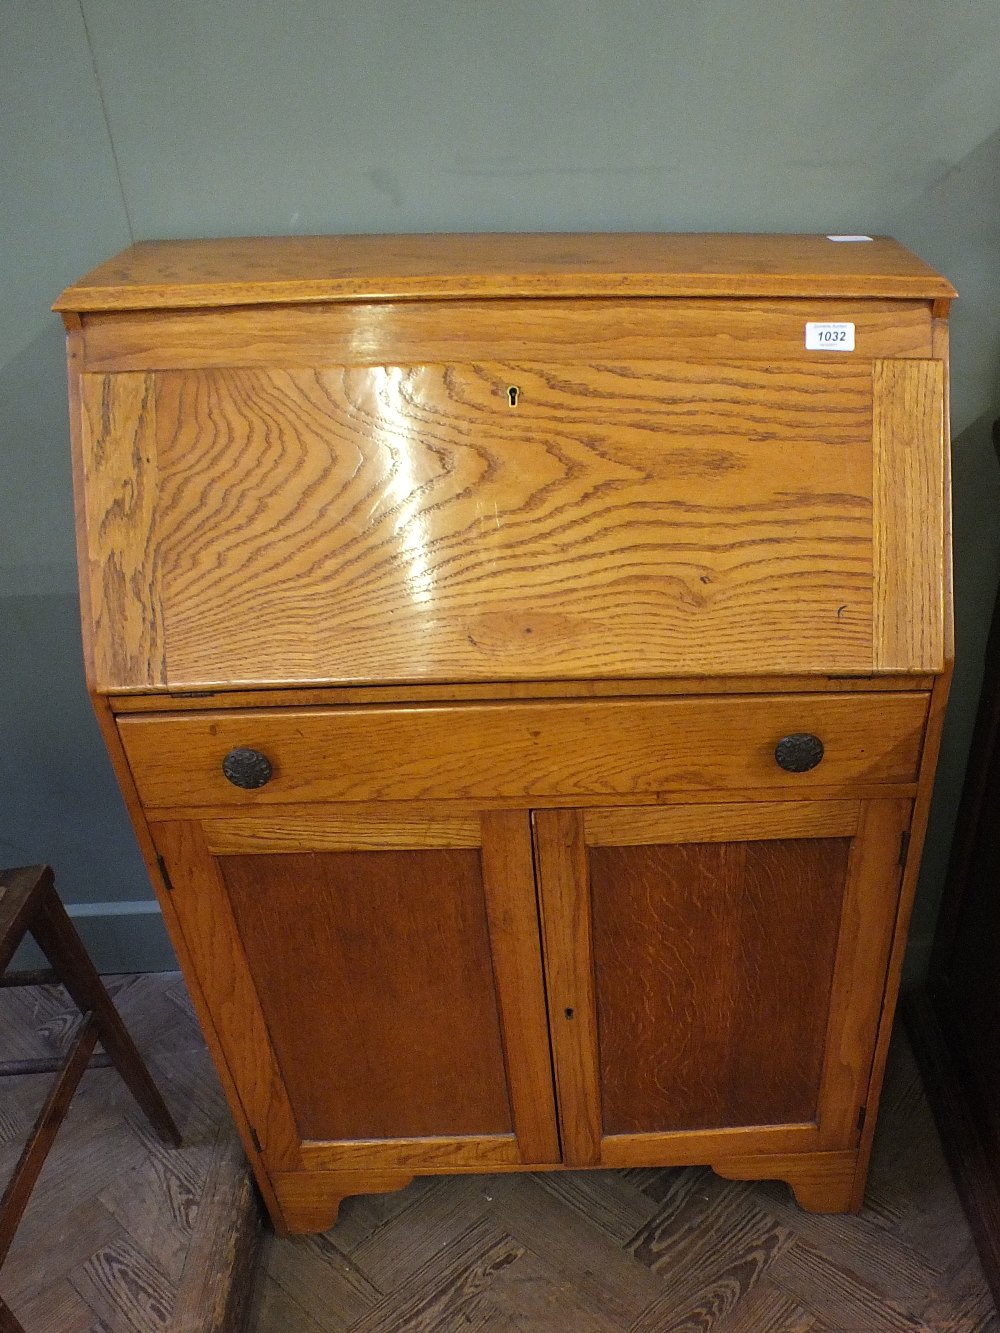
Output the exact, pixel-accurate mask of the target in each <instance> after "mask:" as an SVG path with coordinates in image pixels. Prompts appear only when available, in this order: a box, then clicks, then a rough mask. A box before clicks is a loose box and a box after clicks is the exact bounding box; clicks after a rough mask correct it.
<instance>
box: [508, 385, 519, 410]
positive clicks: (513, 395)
mask: <svg viewBox="0 0 1000 1333" xmlns="http://www.w3.org/2000/svg"><path fill="white" fill-rule="evenodd" d="M520 393H521V390H520V389H519V388H518V387H517V385H516V384H512V385H511V386H510V388H509V389H508V390H507V401H508V403H510V405H511V407H517V400H518V397H519V395H520Z"/></svg>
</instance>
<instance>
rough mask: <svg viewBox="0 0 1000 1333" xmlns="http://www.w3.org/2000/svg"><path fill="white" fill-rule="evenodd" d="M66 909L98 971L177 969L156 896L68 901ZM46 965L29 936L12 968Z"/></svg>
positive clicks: (165, 970)
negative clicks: (133, 900)
mask: <svg viewBox="0 0 1000 1333" xmlns="http://www.w3.org/2000/svg"><path fill="white" fill-rule="evenodd" d="M57 883H58V881H57ZM66 910H67V911H68V912H69V915H70V917H71V918H72V921H73V924H74V926H76V928H77V930H78V931H79V932H80V938H81V939H82V940H83V943H84V947H85V948H86V950H87V952H88V953H89V954H90V957H91V959H92V960H93V963H94V966H95V967H96V968H97V970H98V972H103V973H105V974H109V973H113V972H173V971H175V970H176V968H177V960H176V958H175V957H174V951H173V949H172V948H171V947H170V941H169V940H168V939H167V931H166V927H165V926H164V924H163V917H162V916H161V914H160V908H159V905H158V904H157V903H156V902H154V901H153V900H152V899H150V900H149V901H148V902H146V901H139V902H125V903H67V904H66ZM44 965H45V958H44V956H43V954H42V952H41V950H40V949H39V948H38V946H37V945H36V944H35V942H34V940H32V939H30V938H28V939H26V940H25V942H24V943H23V944H22V945H21V947H20V948H19V949H18V951H17V953H16V954H15V955H14V959H13V962H12V963H11V968H12V970H18V969H21V968H25V969H27V968H36V967H43V966H44Z"/></svg>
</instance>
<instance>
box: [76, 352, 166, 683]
mask: <svg viewBox="0 0 1000 1333" xmlns="http://www.w3.org/2000/svg"><path fill="white" fill-rule="evenodd" d="M81 406H82V430H81V436H82V453H83V486H84V494H85V506H86V533H87V566H88V567H87V578H88V580H89V588H90V598H89V601H90V606H91V609H92V615H93V631H92V632H93V655H94V656H93V669H94V677H95V679H94V685H95V687H96V689H97V690H99V691H105V690H113V689H130V688H131V689H138V688H149V687H152V686H158V685H163V684H164V683H165V682H166V658H165V649H164V637H163V602H162V595H161V588H160V559H159V550H158V546H157V542H156V534H155V516H156V503H157V486H158V476H157V464H156V439H155V436H156V417H155V398H154V392H153V376H152V375H143V374H126V375H107V376H103V377H102V376H95V375H84V376H83V378H82V403H81ZM81 577H83V573H82V571H81Z"/></svg>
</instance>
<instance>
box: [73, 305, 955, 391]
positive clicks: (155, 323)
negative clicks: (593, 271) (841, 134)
mask: <svg viewBox="0 0 1000 1333" xmlns="http://www.w3.org/2000/svg"><path fill="white" fill-rule="evenodd" d="M807 321H818V322H821V323H829V322H843V321H848V322H850V323H852V324H853V325H854V328H855V346H854V350H853V351H850V352H846V351H839V350H838V351H836V352H833V353H829V352H826V353H824V352H819V353H817V352H815V351H808V352H807V351H806V348H805V325H806V322H807ZM81 344H82V354H81V355H82V365H83V368H84V369H85V370H86V371H89V372H91V373H98V372H100V373H107V372H109V371H123V370H197V369H202V370H207V369H210V368H213V367H217V368H226V367H237V366H238V367H252V368H257V369H273V368H274V367H276V366H281V367H284V368H288V367H292V366H300V367H307V368H308V367H312V366H331V365H351V366H384V365H393V364H396V365H400V364H402V365H425V364H435V363H442V362H443V363H451V362H454V361H490V360H497V359H499V360H518V359H519V358H521V357H523V356H524V352H525V348H526V347H530V348H531V353H532V356H533V357H534V358H535V359H536V360H539V361H544V362H546V363H547V364H556V363H561V364H566V363H572V362H576V363H578V364H579V363H580V362H583V363H584V364H586V363H587V362H591V361H594V360H597V361H612V362H614V361H622V360H625V361H634V360H671V359H673V358H678V359H681V360H686V361H708V362H717V361H727V360H728V361H732V360H740V361H756V362H764V363H768V364H769V363H771V362H774V361H789V360H791V361H799V362H809V363H813V364H815V363H817V362H822V361H824V360H827V361H829V360H833V361H834V362H835V363H836V364H840V363H841V362H842V361H847V362H851V361H858V360H861V361H864V360H868V361H870V360H871V359H872V358H873V357H891V356H910V357H920V356H930V355H931V354H932V321H931V312H930V307H929V305H928V304H927V303H926V302H923V301H873V300H870V299H868V300H854V301H835V300H830V299H828V298H819V297H814V298H812V299H810V300H808V301H795V300H781V301H768V300H753V301H737V300H726V299H724V298H722V297H714V298H712V299H711V300H702V301H696V300H684V299H678V298H673V299H669V300H663V299H656V298H652V299H651V298H640V299H630V300H623V299H609V298H607V297H605V298H604V299H603V300H586V299H582V298H581V299H577V300H575V301H551V300H532V301H516V300H508V301H504V303H503V306H502V308H499V309H498V307H497V303H496V302H495V301H468V300H455V301H447V302H444V301H396V302H378V303H372V302H357V303H354V302H351V303H345V304H342V305H329V304H326V305H297V306H294V305H293V306H288V305H282V306H248V307H246V308H239V307H237V308H235V309H234V308H232V307H230V308H229V309H207V310H197V311H175V310H154V311H151V310H144V311H136V312H134V313H114V314H97V315H87V316H85V318H84V321H83V336H82V337H81Z"/></svg>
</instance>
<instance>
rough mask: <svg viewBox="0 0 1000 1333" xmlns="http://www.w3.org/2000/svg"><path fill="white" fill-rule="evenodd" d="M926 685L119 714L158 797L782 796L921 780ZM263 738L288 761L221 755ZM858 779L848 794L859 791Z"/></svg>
mask: <svg viewBox="0 0 1000 1333" xmlns="http://www.w3.org/2000/svg"><path fill="white" fill-rule="evenodd" d="M926 710H927V697H926V695H923V694H917V693H914V694H901V693H893V694H880V695H874V696H867V695H859V694H854V695H851V694H848V695H805V694H799V695H791V696H787V697H786V696H784V695H774V696H768V695H753V696H750V697H746V698H741V697H739V696H726V697H722V698H720V697H708V698H703V699H641V700H610V699H608V700H597V701H594V702H564V703H556V702H548V703H537V704H533V703H513V704H495V705H489V704H456V705H454V706H453V707H448V706H447V705H441V706H429V707H410V708H406V707H397V708H387V709H365V708H345V709H316V710H307V709H287V710H285V709H271V710H268V709H257V710H253V711H247V712H243V713H225V712H215V713H213V712H204V713H198V714H192V715H190V716H183V715H176V714H164V713H156V714H152V715H150V716H148V717H143V716H141V715H130V716H128V717H123V718H120V719H119V721H118V727H119V733H120V735H121V737H122V741H123V744H124V746H125V750H126V753H127V754H128V757H129V762H130V764H131V767H132V772H133V774H134V777H135V781H136V784H137V786H138V788H139V791H140V793H141V794H142V797H143V800H144V801H145V803H146V805H147V806H148V807H151V808H152V807H164V808H169V807H170V806H175V805H181V806H188V805H198V804H201V805H206V806H216V805H217V806H228V807H239V806H242V807H246V808H249V809H257V808H265V807H269V806H276V805H279V804H281V803H286V802H295V801H304V800H313V801H325V800H328V801H370V800H433V799H439V798H441V799H453V800H454V799H466V800H469V799H475V797H476V796H477V795H478V796H483V797H491V798H495V797H498V796H510V797H514V798H518V799H525V800H527V799H529V798H530V799H537V798H540V797H542V796H543V795H547V794H552V795H555V794H562V795H566V796H569V797H574V796H581V795H585V794H590V795H598V796H614V795H621V796H625V797H627V796H635V795H636V794H643V793H646V794H657V793H668V792H671V791H685V790H688V791H690V790H697V789H699V788H702V789H708V790H726V789H731V788H741V787H756V788H758V789H759V790H768V791H772V792H774V793H775V795H778V794H779V793H781V792H787V793H791V794H798V795H800V794H802V793H808V792H810V791H813V790H815V789H817V788H821V787H830V786H834V785H837V784H844V785H850V784H859V785H861V784H872V783H875V784H877V783H880V782H886V783H888V782H911V781H912V780H913V779H914V777H915V774H916V767H917V762H918V759H919V755H920V746H921V742H922V738H923V727H924V719H925V716H926ZM802 731H808V732H812V733H814V734H815V735H817V736H819V737H820V739H821V740H822V741H823V744H824V746H825V747H826V750H825V754H824V757H823V759H822V762H821V763H820V764H819V765H818V766H817V767H816V768H814V769H812V770H811V771H809V772H807V773H788V772H786V771H785V770H784V769H782V768H779V767H778V764H777V763H776V762H775V758H774V748H775V745H776V744H777V742H778V741H779V740H780V739H781V737H782V736H785V735H788V734H789V733H792V732H802ZM234 746H252V747H254V748H256V749H259V750H261V751H263V752H264V753H265V754H267V755H268V757H269V758H270V760H271V763H272V765H273V770H274V773H273V776H272V778H271V780H270V781H269V782H268V783H267V785H266V786H264V787H260V788H258V789H257V790H255V791H245V790H242V789H240V788H238V787H234V786H233V785H232V783H230V782H228V781H227V780H226V778H225V776H224V775H223V772H222V760H223V758H224V757H225V755H226V754H227V752H228V751H229V750H230V749H231V748H233V747H234ZM844 794H849V793H848V792H845V793H844Z"/></svg>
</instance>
